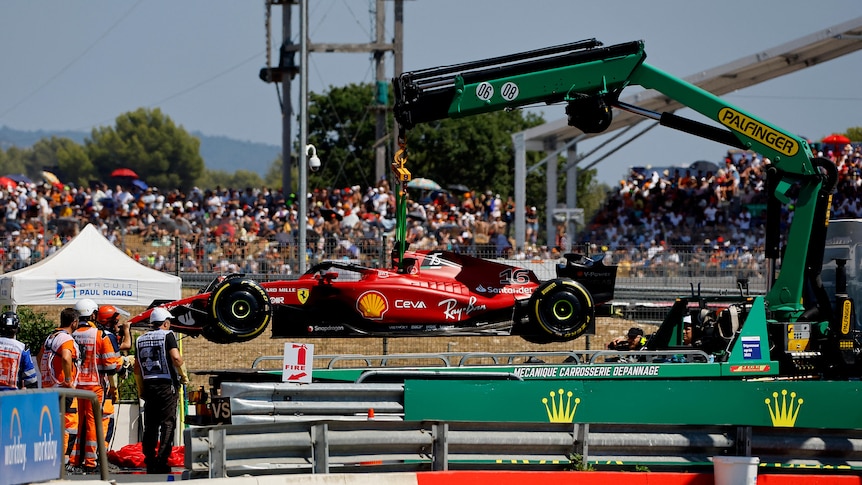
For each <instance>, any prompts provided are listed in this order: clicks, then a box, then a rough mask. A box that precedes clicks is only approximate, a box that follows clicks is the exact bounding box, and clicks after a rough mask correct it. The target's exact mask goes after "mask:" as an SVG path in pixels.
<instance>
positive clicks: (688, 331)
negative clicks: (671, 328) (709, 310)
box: [682, 315, 692, 345]
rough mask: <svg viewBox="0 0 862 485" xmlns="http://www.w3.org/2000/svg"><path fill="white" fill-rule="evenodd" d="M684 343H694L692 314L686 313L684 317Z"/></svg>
mask: <svg viewBox="0 0 862 485" xmlns="http://www.w3.org/2000/svg"><path fill="white" fill-rule="evenodd" d="M682 344H683V345H691V344H692V325H691V315H686V316H685V317H683V319H682Z"/></svg>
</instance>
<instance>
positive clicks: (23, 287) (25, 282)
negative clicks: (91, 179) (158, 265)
mask: <svg viewBox="0 0 862 485" xmlns="http://www.w3.org/2000/svg"><path fill="white" fill-rule="evenodd" d="M181 295H182V279H181V278H180V277H178V276H174V275H169V274H166V273H162V272H161V271H156V270H154V269H151V268H148V267H146V266H144V265H142V264H140V263H138V262H137V261H135V260H134V259H132V258H130V257H129V256H128V255H126V254H125V253H124V252H123V251H122V250H120V249H118V248H117V247H115V246H114V245H113V244H111V243H110V242H109V241H108V240H107V239H105V237H104V236H102V234H101V233H100V232H99V231H98V230H97V229H96V228H95V227H94V226H93V225H89V224H88V225H87V227H85V228H84V229H83V230H82V231H81V233H80V234H78V235H77V236H76V237H75V238H74V239H72V240H71V241H69V242H68V243H67V244H66V245H65V246H63V247H62V248H61V249H60V250H59V251H57V252H56V253H54V254H52V255H51V256H49V257H47V258H45V259H44V260H42V261H40V262H38V263H36V264H33V265H31V266H28V267H26V268H21V269H19V270H17V271H12V272H9V273H6V274H3V275H0V306H2V305H10V306H12V307H13V308H14V307H16V306H18V305H65V306H74V305H75V303H76V302H77V301H78V300H81V299H83V298H91V299H93V300H95V302H96V303H98V304H100V305H104V304H110V305H123V306H147V305H149V304H150V303H151V302H152V301H153V300H156V299H168V300H177V299H179V298H180V297H181Z"/></svg>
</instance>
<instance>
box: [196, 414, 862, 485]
mask: <svg viewBox="0 0 862 485" xmlns="http://www.w3.org/2000/svg"><path fill="white" fill-rule="evenodd" d="M184 438H185V444H186V448H185V453H186V455H185V463H186V471H185V475H186V477H187V478H205V477H209V478H220V477H233V476H240V475H273V474H286V473H315V474H320V473H354V472H392V471H439V470H476V469H484V470H488V469H491V470H565V469H573V468H578V467H581V466H583V465H592V466H604V467H605V468H616V469H619V468H625V467H629V468H634V467H635V466H636V465H645V466H647V467H653V468H673V467H685V468H686V469H687V470H690V469H691V468H693V467H694V468H696V467H704V466H710V467H711V466H712V462H711V459H712V457H715V456H733V455H736V456H759V457H760V461H761V463H764V464H768V465H769V466H775V467H781V468H791V469H792V468H805V469H809V470H810V469H821V470H822V469H825V468H828V469H832V470H841V469H845V470H851V469H854V470H855V469H858V468H859V467H862V430H842V431H841V432H840V433H839V432H835V433H831V432H829V431H823V430H806V429H796V428H786V429H785V428H752V427H744V426H712V427H704V426H666V425H662V426H650V425H639V426H633V425H614V424H586V423H488V422H481V423H477V422H441V421H376V420H364V421H333V420H325V421H301V422H299V421H298V422H289V423H275V424H272V423H270V424H244V425H219V426H209V427H199V428H189V429H186V430H185V435H184Z"/></svg>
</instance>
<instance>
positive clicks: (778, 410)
mask: <svg viewBox="0 0 862 485" xmlns="http://www.w3.org/2000/svg"><path fill="white" fill-rule="evenodd" d="M794 401H795V402H794ZM765 402H766V408H767V409H769V418H770V419H772V425H773V426H775V427H776V428H792V427H793V426H795V425H796V418H797V417H798V416H799V408H801V407H802V403H803V402H804V400H803V399H802V398H801V397H800V398H799V399H796V393H795V392H791V393H790V399H788V398H787V389H782V390H781V399H779V398H778V392H773V393H772V399H770V398H768V397H767V398H766V399H765Z"/></svg>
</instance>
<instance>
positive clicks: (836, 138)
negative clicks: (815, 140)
mask: <svg viewBox="0 0 862 485" xmlns="http://www.w3.org/2000/svg"><path fill="white" fill-rule="evenodd" d="M820 142H821V143H825V144H827V145H846V144H848V143H850V138H847V137H846V136H844V135H841V134H838V133H833V134H831V135H829V136H827V137H826V138H824V139H822V140H820Z"/></svg>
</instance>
